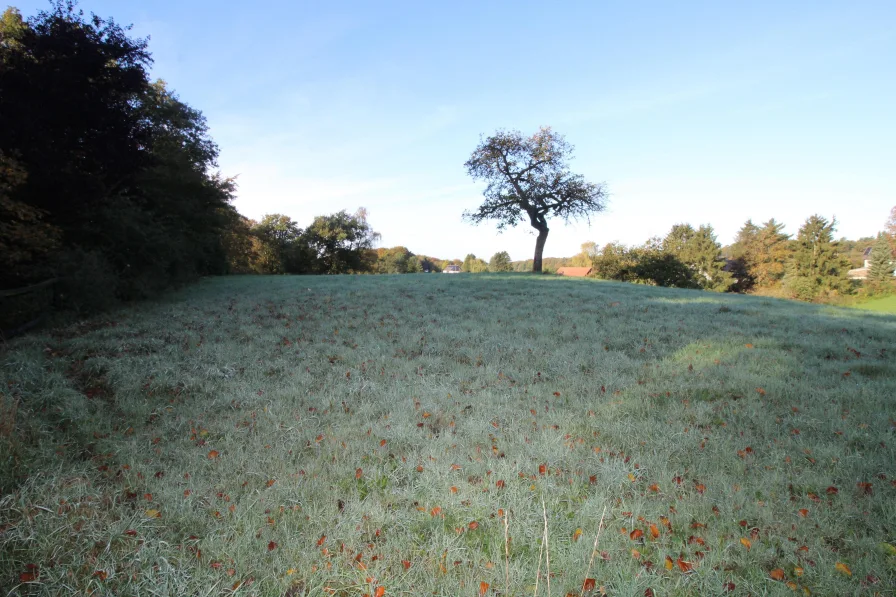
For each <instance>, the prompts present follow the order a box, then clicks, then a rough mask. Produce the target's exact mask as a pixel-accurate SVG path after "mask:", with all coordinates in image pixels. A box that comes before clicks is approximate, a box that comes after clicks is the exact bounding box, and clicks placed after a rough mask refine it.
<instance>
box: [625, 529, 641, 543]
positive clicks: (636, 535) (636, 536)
mask: <svg viewBox="0 0 896 597" xmlns="http://www.w3.org/2000/svg"><path fill="white" fill-rule="evenodd" d="M628 536H629V537H630V538H631V540H632V541H637V540H638V539H640V538H641V537H643V536H644V531H642V530H641V529H635V530H634V531H632V532H631V533H629V535H628Z"/></svg>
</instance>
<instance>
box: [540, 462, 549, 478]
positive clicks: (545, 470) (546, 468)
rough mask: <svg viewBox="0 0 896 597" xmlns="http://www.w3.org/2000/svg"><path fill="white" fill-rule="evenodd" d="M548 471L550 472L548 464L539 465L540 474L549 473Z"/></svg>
mask: <svg viewBox="0 0 896 597" xmlns="http://www.w3.org/2000/svg"><path fill="white" fill-rule="evenodd" d="M547 472H548V467H547V465H545V464H539V465H538V474H539V475H544V474H545V473H547Z"/></svg>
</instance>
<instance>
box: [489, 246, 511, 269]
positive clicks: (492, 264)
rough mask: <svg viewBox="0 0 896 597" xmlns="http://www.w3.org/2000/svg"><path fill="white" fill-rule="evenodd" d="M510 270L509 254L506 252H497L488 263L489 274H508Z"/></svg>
mask: <svg viewBox="0 0 896 597" xmlns="http://www.w3.org/2000/svg"><path fill="white" fill-rule="evenodd" d="M511 270H512V268H511V266H510V254H509V253H508V252H507V251H498V252H497V253H495V254H494V255H492V258H491V259H489V261H488V271H490V272H509V271H511Z"/></svg>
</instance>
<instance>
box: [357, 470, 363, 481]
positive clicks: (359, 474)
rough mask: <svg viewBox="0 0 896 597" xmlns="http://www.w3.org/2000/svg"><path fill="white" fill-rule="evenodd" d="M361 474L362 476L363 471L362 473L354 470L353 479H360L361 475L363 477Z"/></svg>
mask: <svg viewBox="0 0 896 597" xmlns="http://www.w3.org/2000/svg"><path fill="white" fill-rule="evenodd" d="M363 474H364V471H362V470H361V469H355V479H360V478H361V475H363Z"/></svg>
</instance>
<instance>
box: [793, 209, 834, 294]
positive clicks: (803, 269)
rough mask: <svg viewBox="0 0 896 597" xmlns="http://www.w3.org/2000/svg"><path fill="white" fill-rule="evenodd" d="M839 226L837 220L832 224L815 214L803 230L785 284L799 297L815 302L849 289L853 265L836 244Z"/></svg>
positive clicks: (797, 241) (804, 225)
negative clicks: (824, 296) (836, 229)
mask: <svg viewBox="0 0 896 597" xmlns="http://www.w3.org/2000/svg"><path fill="white" fill-rule="evenodd" d="M836 225H837V220H836V219H834V220H832V221H831V222H828V221H827V220H826V219H825V218H823V217H821V216H819V215H813V216H811V217H810V218H809V219H807V220H806V222H805V224H803V226H802V228H800V231H799V233H798V234H797V238H796V243H795V244H794V252H793V257H792V258H791V260H790V262H789V264H788V268H787V269H788V271H787V275H786V281H785V282H786V285H787V288H788V289H789V290H790V292H791V294H792V295H793V296H794V297H795V298H798V299H801V300H813V299H815V298H816V297H818V295H819V294H821V293H823V292H841V291H845V290H847V289H848V288H849V281H848V280H847V278H846V273H847V271H848V270H849V262H848V261H847V260H846V259H845V258H844V257H843V256H842V255H841V254H840V252H839V251H838V249H837V244H836V243H835V242H834V229H835V227H836Z"/></svg>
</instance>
